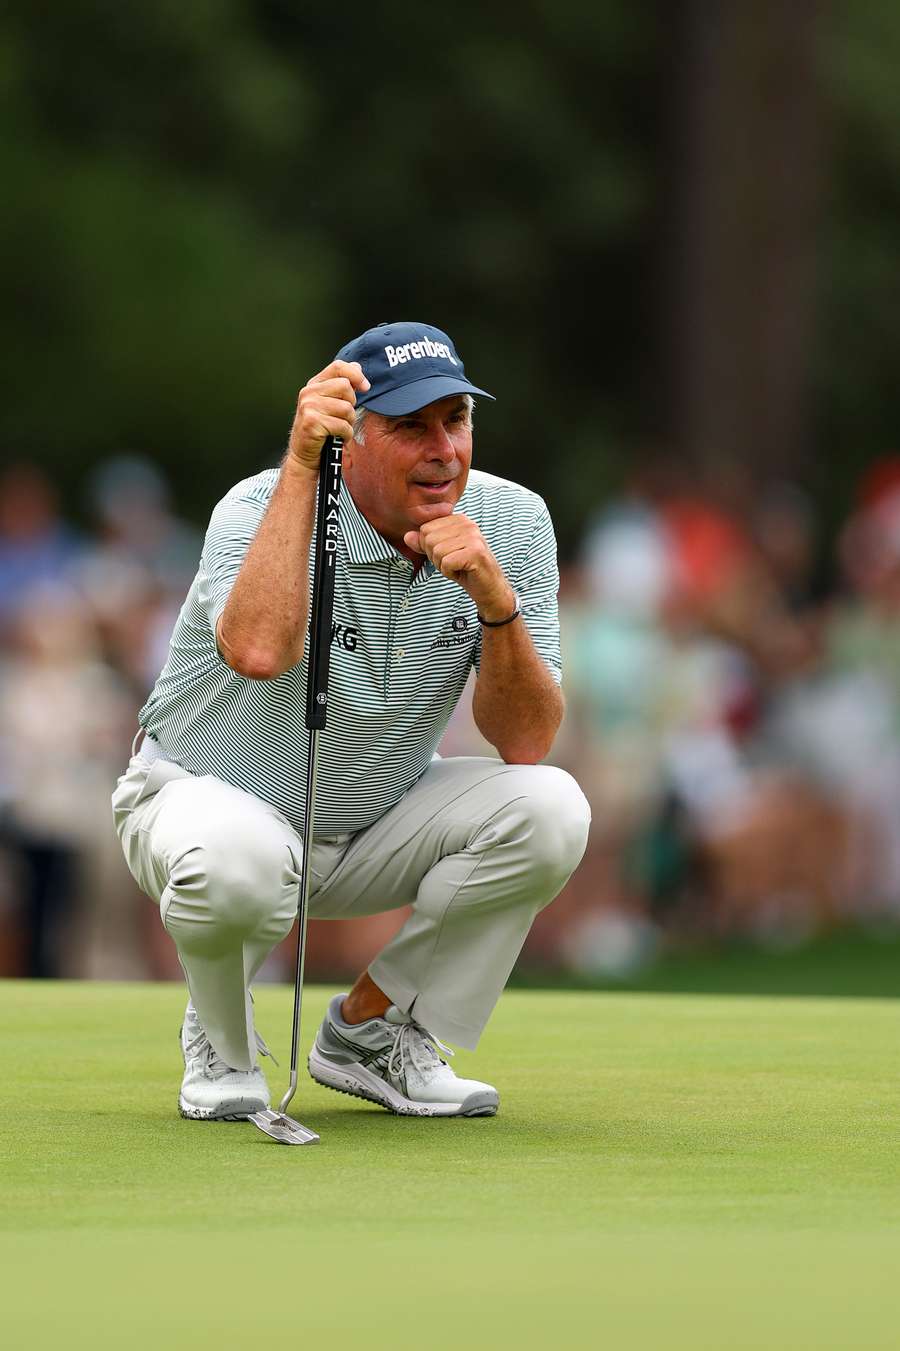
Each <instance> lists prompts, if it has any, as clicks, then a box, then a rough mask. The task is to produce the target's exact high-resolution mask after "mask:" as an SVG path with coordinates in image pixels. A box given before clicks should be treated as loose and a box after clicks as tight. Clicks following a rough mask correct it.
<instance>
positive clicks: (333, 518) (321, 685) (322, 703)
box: [306, 436, 344, 731]
mask: <svg viewBox="0 0 900 1351" xmlns="http://www.w3.org/2000/svg"><path fill="white" fill-rule="evenodd" d="M343 445H344V443H343V441H341V439H340V438H339V437H337V436H329V437H328V438H327V439H326V441H325V444H324V446H323V447H322V461H321V464H320V466H319V487H318V495H317V500H316V548H315V558H314V562H313V580H312V598H311V601H310V607H309V639H308V643H309V663H308V666H307V677H306V725H307V727H308V728H309V729H310V731H313V730H321V729H322V728H323V727H324V726H325V719H326V716H327V713H328V664H329V661H330V658H331V618H332V614H333V612H334V573H335V568H336V566H337V547H338V533H339V530H340V523H339V518H338V509H339V508H338V502H339V499H340V494H341V453H342V450H343Z"/></svg>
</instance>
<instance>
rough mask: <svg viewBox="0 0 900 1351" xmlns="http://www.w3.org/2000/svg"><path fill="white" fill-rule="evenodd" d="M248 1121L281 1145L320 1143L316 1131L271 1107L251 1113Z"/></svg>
mask: <svg viewBox="0 0 900 1351" xmlns="http://www.w3.org/2000/svg"><path fill="white" fill-rule="evenodd" d="M247 1120H248V1121H252V1122H253V1124H254V1126H258V1127H259V1129H260V1130H261V1131H265V1133H266V1135H271V1137H272V1139H273V1140H277V1141H278V1143H279V1144H280V1145H315V1144H318V1142H319V1137H318V1135H316V1133H315V1131H311V1130H310V1129H309V1127H308V1126H301V1125H300V1122H299V1121H295V1120H294V1118H293V1117H292V1116H285V1114H284V1112H273V1111H272V1109H271V1107H266V1108H265V1109H264V1111H262V1112H251V1113H250V1115H249V1116H248V1117H247Z"/></svg>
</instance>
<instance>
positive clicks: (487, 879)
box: [113, 323, 589, 1120]
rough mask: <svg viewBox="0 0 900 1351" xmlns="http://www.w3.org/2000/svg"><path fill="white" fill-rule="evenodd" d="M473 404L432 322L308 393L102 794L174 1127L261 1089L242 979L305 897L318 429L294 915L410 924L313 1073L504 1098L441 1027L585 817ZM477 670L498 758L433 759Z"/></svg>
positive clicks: (487, 1106) (434, 1100)
mask: <svg viewBox="0 0 900 1351" xmlns="http://www.w3.org/2000/svg"><path fill="white" fill-rule="evenodd" d="M483 393H484V391H483V390H479V389H478V388H477V387H476V386H475V385H473V384H471V383H470V382H469V380H468V379H467V378H466V375H465V372H464V369H463V366H462V362H461V361H460V358H459V356H458V354H457V352H456V350H455V348H454V346H453V344H452V342H451V341H450V339H449V337H448V336H447V334H446V333H443V332H441V330H440V329H437V328H433V327H431V326H429V325H427V324H413V323H398V324H391V325H381V326H379V327H378V328H374V329H370V330H369V331H368V332H367V333H364V334H363V335H362V336H361V337H360V338H357V339H355V341H353V342H351V343H349V344H348V345H347V346H346V347H344V348H343V349H342V350H341V352H339V354H338V356H337V358H336V359H335V360H334V361H333V362H332V363H331V365H329V366H327V367H326V368H325V369H324V370H323V371H321V372H320V373H319V374H318V375H316V376H314V377H313V379H312V380H310V381H309V383H308V384H307V385H306V386H305V387H304V388H303V389H302V390H301V392H300V396H299V399H298V401H297V411H296V416H295V418H294V423H293V427H292V429H291V434H290V441H289V445H288V450H287V453H286V455H285V457H284V460H283V462H282V464H281V467H280V469H278V470H275V469H272V470H267V471H265V472H263V473H261V474H257V475H255V476H254V477H253V478H250V479H246V480H244V481H243V482H242V483H239V484H238V485H237V486H236V487H235V488H233V489H232V490H231V492H229V493H228V494H227V495H226V497H225V498H224V499H223V500H222V501H221V502H220V503H219V505H218V506H217V507H216V509H215V511H214V512H213V515H212V519H211V522H210V526H209V530H208V533H207V536H206V541H205V544H204V549H203V554H202V557H201V560H200V567H199V571H198V573H197V576H196V578H195V580H194V583H193V585H192V587H191V589H190V592H189V594H188V597H187V600H186V601H185V604H184V607H183V609H182V612H181V615H180V616H179V619H178V622H177V624H176V627H175V631H174V633H173V636H172V642H171V646H170V652H169V657H168V660H167V662H166V665H165V667H164V668H163V670H162V672H161V674H160V676H159V679H158V681H157V683H156V686H155V688H154V690H153V692H152V694H151V696H150V698H149V700H148V702H147V704H146V705H145V707H144V708H143V709H142V710H141V714H140V722H141V726H142V727H143V729H144V731H145V736H144V739H143V741H142V743H141V745H140V747H139V749H138V751H137V753H136V754H135V755H134V756H133V758H132V760H131V763H130V765H129V767H128V771H127V772H126V774H125V775H124V776H123V777H122V778H121V779H120V780H119V784H118V787H117V789H116V792H115V794H114V796H113V807H114V813H115V818H116V824H117V829H118V832H119V836H120V838H121V840H122V845H123V848H124V850H125V855H126V858H127V860H128V864H129V867H130V868H131V871H132V872H133V874H134V876H135V878H136V879H137V881H138V883H139V884H140V886H141V887H142V888H143V889H144V890H145V891H146V892H147V893H148V894H149V895H150V896H151V897H152V898H153V899H154V900H155V901H156V902H158V904H159V907H160V914H161V916H162V921H163V924H164V925H165V927H166V929H167V930H168V932H169V933H170V934H171V935H172V937H173V939H174V940H175V943H176V946H177V948H178V955H179V958H180V960H181V964H182V967H183V969H184V972H185V976H186V978H187V984H188V988H189V991H190V1000H189V1002H188V1007H187V1013H186V1015H185V1020H184V1026H183V1028H182V1032H181V1043H182V1050H183V1053H184V1060H185V1073H184V1079H183V1082H182V1086H181V1093H180V1097H179V1107H180V1110H181V1112H182V1114H183V1115H184V1116H186V1117H190V1118H192V1119H198V1120H207V1119H222V1118H229V1119H232V1118H242V1117H246V1116H247V1115H248V1114H249V1113H251V1112H254V1111H257V1110H259V1109H260V1108H262V1107H265V1106H267V1105H268V1102H269V1096H268V1090H267V1087H266V1082H265V1079H264V1077H263V1074H262V1071H261V1070H260V1069H259V1068H258V1065H257V1051H258V1050H259V1051H262V1052H263V1054H266V1050H265V1046H264V1045H263V1043H262V1042H261V1040H260V1039H259V1037H258V1036H257V1035H256V1032H255V1029H254V1025H253V1010H252V1003H251V1000H250V995H249V988H250V983H251V981H252V980H253V977H254V975H255V974H256V972H257V971H258V970H259V968H260V966H261V965H262V963H263V961H264V960H265V958H266V956H267V954H268V953H269V952H270V951H271V949H272V948H273V947H274V946H275V944H276V943H278V942H279V941H280V940H281V939H282V938H283V937H284V936H285V935H286V934H287V933H288V931H289V930H290V928H291V926H292V924H293V921H294V917H295V914H296V911H297V904H298V886H299V882H300V877H299V868H300V866H301V865H300V860H301V855H302V838H301V837H302V831H303V828H304V823H303V820H302V819H301V816H302V803H303V785H304V780H305V773H306V766H305V755H306V737H305V735H304V732H303V716H302V714H303V697H304V690H305V682H306V668H305V660H304V639H305V635H306V631H307V620H308V611H309V592H310V586H309V581H310V567H311V558H312V548H311V543H312V535H313V528H314V518H315V497H316V481H317V474H318V467H319V459H320V452H321V448H322V445H323V442H324V440H325V438H326V436H329V435H332V436H340V437H342V438H344V442H345V449H344V487H343V492H342V497H341V534H340V542H339V554H338V560H337V567H336V582H335V605H334V625H333V640H332V653H331V672H330V684H329V698H328V725H327V728H326V729H325V731H324V732H321V733H320V734H319V762H318V791H317V797H316V837H315V840H314V844H313V851H312V862H311V867H312V872H313V877H312V883H311V896H310V914H311V915H312V916H314V917H319V918H326V919H329V918H333V919H345V918H347V917H349V916H352V915H368V914H373V913H376V912H379V911H383V910H388V909H393V908H397V907H401V906H405V905H407V904H411V905H412V907H413V912H412V915H411V917H410V918H409V919H408V920H407V922H406V924H405V925H404V926H403V928H402V929H401V930H400V932H399V933H398V934H397V935H396V937H395V938H394V939H393V940H392V941H391V942H390V943H388V945H387V946H386V947H385V949H384V950H383V951H382V952H381V953H380V955H379V956H378V958H377V959H376V960H375V961H374V962H373V963H372V965H371V966H370V967H369V969H368V971H364V972H363V973H362V974H361V975H360V977H359V979H358V980H357V981H356V983H355V985H354V986H353V989H352V990H351V991H350V992H349V993H348V994H344V995H337V996H336V997H335V998H334V999H333V1000H332V1001H331V1004H330V1006H329V1009H328V1013H327V1015H326V1017H325V1020H324V1022H323V1023H322V1026H321V1028H320V1030H319V1033H318V1036H317V1037H316V1041H315V1045H314V1047H313V1049H312V1052H311V1054H310V1057H309V1069H310V1073H311V1074H312V1077H313V1078H314V1079H316V1080H318V1082H319V1083H322V1084H325V1085H327V1086H328V1087H331V1088H335V1089H338V1090H340V1091H342V1092H347V1093H352V1094H354V1095H356V1096H358V1097H363V1098H367V1099H370V1100H371V1101H373V1102H377V1103H379V1104H380V1105H382V1106H384V1107H387V1108H388V1109H390V1110H392V1111H395V1112H399V1113H404V1114H415V1115H421V1116H426V1115H427V1116H476V1115H492V1114H493V1113H495V1112H496V1110H497V1105H498V1095H497V1092H496V1090H495V1089H494V1088H493V1087H492V1086H491V1085H489V1084H485V1083H481V1082H478V1081H475V1080H466V1079H459V1078H458V1077H457V1076H456V1075H455V1074H454V1073H453V1071H452V1070H451V1069H450V1067H449V1065H448V1064H447V1063H446V1061H445V1060H444V1059H443V1057H442V1056H441V1054H440V1053H439V1052H440V1051H445V1052H446V1051H447V1049H448V1048H446V1047H444V1046H443V1045H442V1043H440V1042H439V1041H438V1038H439V1037H440V1038H446V1039H447V1040H449V1041H455V1042H456V1043H457V1044H459V1045H462V1046H464V1047H467V1048H469V1049H473V1048H474V1047H475V1046H476V1044H477V1042H478V1038H479V1036H480V1034H481V1031H482V1029H483V1027H484V1025H485V1023H486V1022H487V1019H488V1017H489V1016H490V1013H491V1010H492V1009H493V1007H494V1004H495V1003H496V1001H497V999H498V998H499V996H500V993H501V991H502V990H503V987H504V985H505V984H506V981H507V978H508V976H509V973H510V971H511V969H512V966H513V964H514V962H515V960H516V957H517V955H518V953H519V951H520V949H521V946H522V943H523V942H524V940H525V937H526V935H527V933H528V930H529V927H530V925H531V923H532V920H533V919H534V916H535V915H536V914H537V912H538V911H539V910H540V909H541V908H542V907H543V906H545V905H547V904H548V902H549V901H551V900H552V899H553V897H554V896H555V895H556V894H557V893H558V892H559V891H560V889H561V888H562V886H563V885H564V883H565V882H566V880H567V879H568V877H569V876H570V875H571V873H572V872H573V871H574V869H575V867H576V866H577V864H578V862H579V861H580V859H581V857H582V854H583V853H584V848H585V844H586V839H587V830H588V824H589V812H588V807H587V803H586V802H585V799H584V797H583V795H582V793H581V792H580V790H579V789H578V787H577V785H576V784H575V783H574V781H573V780H572V779H571V778H570V777H569V775H567V774H565V773H564V772H563V771H562V770H559V769H555V768H551V767H548V766H541V765H539V764H538V761H539V760H541V759H542V758H543V757H544V756H545V755H546V754H547V752H548V751H549V749H550V746H551V744H552V742H553V738H554V736H555V734H556V731H557V728H558V726H559V723H560V719H561V717H562V712H563V703H562V696H561V694H560V690H559V682H560V665H559V632H558V622H557V609H556V591H557V584H558V576H557V569H556V547H555V541H554V537H553V529H552V526H551V523H550V518H549V515H548V513H547V509H546V507H545V505H544V503H543V502H542V501H541V499H540V498H539V497H537V496H536V495H535V494H534V493H531V492H529V491H528V490H527V489H526V488H522V487H520V486H518V485H517V484H514V483H509V482H507V481H506V480H503V479H498V478H494V477H492V476H491V475H489V474H483V473H479V472H478V471H472V472H471V473H470V464H471V459H472V395H473V394H483ZM486 397H488V398H490V397H492V396H491V395H486ZM473 665H474V666H475V669H476V671H477V682H476V686H475V695H474V703H473V713H474V717H475V721H476V723H477V724H478V727H479V729H480V730H481V732H482V733H483V734H484V736H485V737H486V738H487V739H488V740H489V741H490V742H491V743H492V744H493V745H494V746H495V747H496V749H497V751H498V753H499V755H500V757H501V758H500V759H499V760H498V759H479V758H458V759H449V760H442V759H440V758H439V757H437V755H436V751H437V746H438V743H439V741H440V739H441V736H442V734H443V732H444V729H445V727H446V725H447V721H448V719H449V717H450V714H451V713H452V711H453V709H454V707H455V705H456V703H457V700H458V698H459V696H460V693H461V692H462V690H463V687H464V685H465V683H466V679H467V676H468V674H469V671H470V668H471V667H472V666H473Z"/></svg>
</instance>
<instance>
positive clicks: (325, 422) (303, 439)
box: [288, 361, 369, 473]
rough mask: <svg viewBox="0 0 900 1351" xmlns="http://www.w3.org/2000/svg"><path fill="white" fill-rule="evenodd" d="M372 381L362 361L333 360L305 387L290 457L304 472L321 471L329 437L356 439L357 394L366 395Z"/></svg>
mask: <svg viewBox="0 0 900 1351" xmlns="http://www.w3.org/2000/svg"><path fill="white" fill-rule="evenodd" d="M368 388H369V382H368V380H367V379H366V377H365V376H364V375H363V372H362V366H360V364H359V362H358V361H332V362H331V364H330V365H329V366H326V367H325V369H324V370H323V371H320V372H319V374H318V375H314V376H313V377H312V379H311V380H309V381H308V382H307V384H305V385H304V386H303V388H302V389H301V391H300V395H299V397H298V399H297V412H296V414H295V416H294V425H293V426H292V427H291V436H290V440H289V442H288V456H289V458H291V459H293V460H295V461H296V462H297V463H298V464H299V465H302V466H303V468H304V469H310V470H313V471H314V472H315V473H318V472H319V460H320V458H321V454H322V446H323V444H324V442H325V438H326V437H327V436H339V437H341V439H342V440H344V441H349V440H350V438H351V437H352V436H353V419H354V417H355V414H356V391H357V390H359V391H360V393H365V391H366V390H367V389H368Z"/></svg>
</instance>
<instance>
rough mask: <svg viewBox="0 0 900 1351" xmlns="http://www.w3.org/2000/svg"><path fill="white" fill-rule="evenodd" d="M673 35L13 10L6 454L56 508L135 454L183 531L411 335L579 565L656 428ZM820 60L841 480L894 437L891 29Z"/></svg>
mask: <svg viewBox="0 0 900 1351" xmlns="http://www.w3.org/2000/svg"><path fill="white" fill-rule="evenodd" d="M448 20H452V21H448ZM672 23H673V12H672V10H671V9H670V7H668V6H665V5H660V4H650V5H634V4H631V3H629V0H597V2H596V3H595V4H593V5H585V4H583V3H581V0H526V3H523V4H520V5H518V6H516V8H515V9H514V10H509V9H507V8H506V7H501V8H499V9H494V8H491V7H487V8H485V7H481V6H476V5H474V4H471V3H463V4H461V5H457V6H454V8H453V11H452V15H450V14H449V13H448V12H447V11H444V10H440V9H434V8H429V7H427V6H422V5H420V4H412V3H409V0H396V3H392V4H391V5H386V4H385V5H379V6H376V7H374V8H373V7H372V6H361V5H350V6H346V7H343V8H342V9H341V11H340V12H339V13H337V12H335V11H333V10H328V9H320V8H314V7H310V6H304V5H298V4H297V3H295V0H215V3H213V0H191V3H189V4H183V3H176V2H175V0H153V2H152V3H150V4H147V5H140V6H123V5H121V4H117V3H114V0H77V2H76V0H70V2H69V3H67V4H62V5H59V4H50V3H48V2H47V0H12V3H11V5H9V6H8V7H7V8H6V11H5V16H4V17H3V18H2V20H0V94H2V100H3V105H4V111H5V123H6V125H7V127H8V128H9V129H10V131H11V134H10V135H8V136H7V138H6V141H5V144H4V145H3V146H2V148H0V157H2V164H0V168H2V181H3V183H4V188H5V192H4V197H5V209H4V211H3V213H2V218H0V219H2V224H0V232H2V250H0V280H2V285H3V289H4V291H5V294H6V302H7V303H6V304H5V305H4V307H3V318H2V321H0V322H2V323H3V325H4V332H3V340H4V350H5V368H6V374H7V381H6V386H7V387H6V393H5V397H4V399H3V402H2V412H0V438H2V446H3V453H4V455H5V456H6V455H9V456H12V457H20V456H23V457H29V458H31V459H34V460H36V461H38V462H39V463H42V464H44V465H46V466H48V467H49V468H50V469H52V471H53V472H54V474H55V475H56V476H57V478H58V480H59V482H60V483H61V485H62V486H63V488H64V489H65V492H66V496H67V501H68V503H69V506H70V508H71V509H72V510H73V511H77V510H78V509H79V508H80V507H82V506H83V503H82V501H81V495H80V481H81V480H82V478H83V477H84V474H85V471H86V470H87V469H88V468H89V467H90V466H91V465H92V464H93V463H95V462H96V461H98V460H99V459H102V458H103V457H105V456H106V455H108V454H110V453H111V452H114V451H119V450H134V451H139V452H144V453H147V454H149V455H151V456H153V457H154V458H155V459H156V460H157V461H158V462H159V463H161V464H162V465H163V466H165V467H166V469H167V470H168V471H169V473H170V475H171V477H172V479H173V482H174V484H175V487H176V492H177V496H178V499H179V502H180V503H181V505H182V507H183V508H184V509H186V510H187V511H188V512H189V513H191V514H193V515H194V516H195V517H196V518H197V519H203V518H205V516H206V514H207V512H208V509H209V506H210V503H211V501H212V500H213V499H214V497H215V496H216V495H217V494H218V493H219V492H220V491H221V490H223V489H224V488H225V487H226V486H227V485H228V484H229V483H231V482H232V481H234V479H236V478H237V477H240V476H241V475H242V474H244V473H249V472H252V471H254V470H255V469H256V468H258V467H259V466H260V465H261V464H264V463H272V462H274V460H275V459H276V457H277V456H278V454H279V453H280V450H281V447H282V446H283V444H284V440H285V436H286V432H287V428H288V426H289V423H290V419H291V414H292V408H293V402H294V399H295V396H296V391H297V389H298V388H299V386H300V385H301V384H302V383H303V381H304V380H305V379H306V378H307V377H308V375H310V374H311V373H312V372H313V371H315V370H317V369H319V368H320V367H321V366H322V365H323V364H325V362H326V361H327V360H328V359H329V358H330V357H331V355H332V354H333V352H334V351H335V350H336V348H337V347H338V346H339V345H340V344H341V343H342V342H344V341H346V340H347V339H348V338H349V337H350V336H352V335H354V334H355V333H357V332H359V331H361V330H362V329H363V328H365V327H367V326H369V325H370V324H372V323H376V322H378V321H380V320H386V319H396V318H410V317H412V318H416V317H421V318H423V319H428V320H429V321H430V322H434V323H437V324H439V325H441V326H442V327H444V328H446V329H448V330H449V331H450V332H451V333H452V334H453V336H454V338H455V340H456V342H457V344H458V346H459V348H460V350H461V352H462V354H463V356H464V359H465V360H466V361H467V363H468V366H469V370H470V373H471V375H472V376H473V378H474V379H475V380H476V381H478V382H481V383H484V384H485V385H486V387H487V388H489V389H491V390H492V391H494V392H495V393H496V394H497V395H498V398H499V402H498V404H497V405H496V407H493V406H491V407H487V406H485V407H484V408H483V409H482V410H481V411H480V413H479V421H480V436H479V441H478V454H479V461H480V463H482V464H484V465H486V466H487V467H490V468H491V469H493V470H495V471H496V472H499V473H505V474H509V475H511V476H513V477H519V478H523V479H525V481H527V482H529V483H530V484H532V485H533V486H535V487H536V488H538V489H539V490H540V491H542V492H544V493H545V494H546V495H548V496H549V497H551V498H552V500H553V504H554V514H555V517H556V519H557V523H558V526H559V530H560V536H561V542H562V544H563V547H564V549H565V548H571V547H572V546H573V544H574V542H575V540H576V539H577V537H578V533H579V530H580V527H581V526H582V524H583V521H584V517H585V513H586V511H587V509H588V506H589V504H590V503H592V502H595V501H596V500H597V498H598V496H600V495H601V494H602V493H603V492H604V491H606V490H608V489H610V488H611V487H612V486H613V485H614V484H615V482H616V480H617V476H618V475H619V474H620V472H621V470H622V468H623V466H624V465H625V464H626V463H627V461H628V458H629V456H630V454H631V453H632V451H633V449H634V447H635V446H636V445H639V443H640V439H641V438H642V437H645V436H660V435H662V436H664V435H665V430H666V428H665V425H664V417H663V415H662V412H661V409H660V407H659V406H658V401H657V398H656V394H657V390H658V388H659V372H658V370H657V369H656V363H657V360H658V354H657V353H656V350H655V342H654V336H653V335H654V332H655V328H656V325H657V319H658V316H657V311H658V308H659V306H660V304H661V303H662V301H661V298H660V287H659V286H658V285H657V282H658V277H657V271H656V269H657V262H658V259H657V250H658V245H659V238H660V233H661V231H664V228H665V190H666V189H665V184H666V175H665V174H664V173H663V171H662V170H663V166H662V164H661V159H662V154H663V151H662V150H661V149H660V146H661V145H662V143H663V141H664V137H663V135H662V129H663V128H662V123H663V122H664V120H665V117H666V112H665V94H666V90H667V88H668V77H669V74H670V72H669V69H668V63H670V62H671V61H672V60H673V59H674V57H673V55H672V51H673V47H672V43H671V41H670V38H671V27H672ZM823 36H824V41H823V52H824V54H825V60H824V63H823V68H824V71H825V77H826V82H827V90H828V107H829V114H830V126H829V134H830V139H831V144H832V146H833V166H834V172H833V177H832V182H831V188H830V203H829V209H828V228H827V232H826V237H825V240H824V248H823V253H824V255H825V258H824V263H823V268H822V285H821V293H822V294H821V305H820V315H821V323H820V328H819V333H820V344H819V352H818V355H817V364H816V381H817V389H818V394H817V401H816V409H817V415H818V419H819V423H820V433H819V435H820V439H821V444H822V447H823V449H824V450H825V451H826V452H828V455H829V458H830V460H833V459H836V458H837V459H842V460H843V463H844V464H848V463H850V460H852V459H853V458H854V456H856V455H857V453H858V454H859V455H865V454H869V453H873V452H875V451H878V450H881V449H883V448H884V445H885V442H886V441H887V440H888V439H889V438H890V436H891V435H892V434H893V427H894V426H895V425H896V414H897V411H898V409H897V402H898V395H897V388H898V382H897V380H896V378H895V377H894V374H893V363H894V353H895V352H896V350H897V347H898V342H897V339H898V337H900V334H898V333H897V325H898V323H900V318H898V316H900V307H898V306H897V305H890V304H886V303H885V291H886V289H887V286H888V281H887V279H888V278H892V279H893V282H892V284H893V285H896V279H897V269H896V266H895V265H894V245H895V236H896V228H895V227H896V223H897V221H898V216H900V196H898V194H900V187H898V183H900V178H898V174H897V167H898V165H897V161H898V158H900V141H898V136H900V133H898V127H900V107H898V103H900V93H898V89H900V85H898V82H897V80H896V78H895V72H896V70H897V68H898V64H900V11H898V10H897V8H896V7H895V6H893V5H891V4H890V3H889V0H858V2H857V3H850V0H841V3H835V4H834V5H832V6H831V7H830V8H829V9H828V10H827V13H826V15H825V18H824V19H823ZM848 457H849V459H848ZM841 472H842V471H841V470H840V469H835V478H836V479H837V480H840V479H841Z"/></svg>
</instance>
